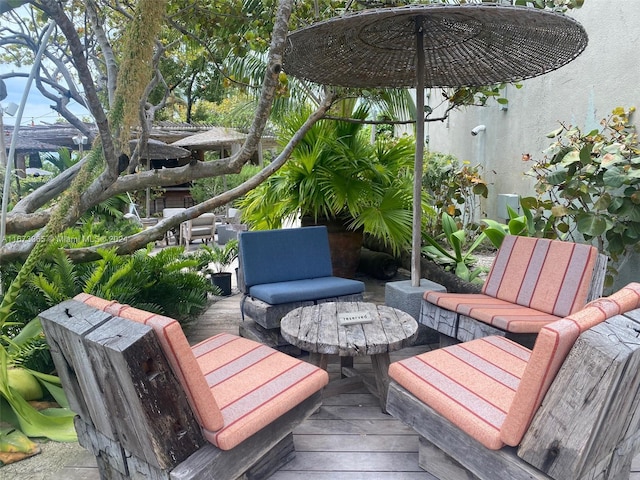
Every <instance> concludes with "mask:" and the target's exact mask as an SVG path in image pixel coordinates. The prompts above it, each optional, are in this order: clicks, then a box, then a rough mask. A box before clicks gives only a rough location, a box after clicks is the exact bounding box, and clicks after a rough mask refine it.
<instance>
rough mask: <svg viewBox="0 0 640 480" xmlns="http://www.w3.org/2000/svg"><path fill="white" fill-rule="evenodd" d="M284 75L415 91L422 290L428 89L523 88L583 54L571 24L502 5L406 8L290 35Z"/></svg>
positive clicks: (416, 232)
mask: <svg viewBox="0 0 640 480" xmlns="http://www.w3.org/2000/svg"><path fill="white" fill-rule="evenodd" d="M287 42H288V45H287V49H286V52H285V59H284V64H283V66H284V70H285V72H287V73H288V74H290V75H293V76H295V77H299V78H303V79H307V80H310V81H312V82H316V83H320V84H324V85H334V86H342V87H357V88H372V87H374V88H375V87H380V88H381V87H390V88H402V87H416V118H417V119H420V120H419V121H417V122H416V154H415V164H414V170H415V172H416V173H415V176H414V185H413V233H412V242H411V243H412V245H411V248H412V255H411V283H412V286H414V287H418V286H419V285H420V258H421V252H420V251H421V246H422V232H421V228H422V220H421V217H422V208H421V198H422V192H421V190H422V178H421V172H422V166H423V159H422V157H423V153H424V89H425V87H466V86H488V85H493V84H496V83H502V82H512V81H519V80H524V79H526V78H531V77H535V76H538V75H542V74H544V73H547V72H550V71H552V70H555V69H557V68H560V67H561V66H563V65H565V64H567V63H569V62H570V61H571V60H573V59H574V58H576V57H577V56H578V55H580V53H582V51H583V50H584V49H585V48H586V46H587V34H586V32H585V31H584V29H583V28H582V26H581V25H580V24H579V23H578V22H576V21H575V20H573V19H571V18H569V17H566V16H564V15H561V14H558V13H554V12H549V11H545V10H541V9H536V8H530V7H513V6H506V5H498V4H485V3H483V4H464V5H436V4H434V5H410V6H406V7H399V8H382V9H371V10H364V11H362V12H358V13H353V14H349V15H345V16H342V17H338V18H332V19H329V20H326V21H324V22H318V23H316V24H314V25H311V26H309V27H306V28H303V29H300V30H298V31H295V32H293V33H291V34H290V35H289V36H288V38H287Z"/></svg>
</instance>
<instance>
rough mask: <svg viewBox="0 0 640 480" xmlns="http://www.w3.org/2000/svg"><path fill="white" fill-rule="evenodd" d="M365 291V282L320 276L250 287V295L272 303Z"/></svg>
mask: <svg viewBox="0 0 640 480" xmlns="http://www.w3.org/2000/svg"><path fill="white" fill-rule="evenodd" d="M362 292H364V283H363V282H360V281H358V280H349V279H347V278H341V277H319V278H310V279H305V280H291V281H289V282H277V283H265V284H262V285H253V286H252V287H250V288H249V295H250V296H251V297H253V298H257V299H258V300H262V301H263V302H266V303H268V304H270V305H278V304H281V303H291V302H303V301H305V300H320V299H323V298H331V297H341V296H343V295H353V294H357V293H362Z"/></svg>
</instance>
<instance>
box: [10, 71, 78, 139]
mask: <svg viewBox="0 0 640 480" xmlns="http://www.w3.org/2000/svg"><path fill="white" fill-rule="evenodd" d="M10 71H11V69H10V67H9V66H8V65H2V64H0V74H6V73H8V72H10ZM26 73H27V75H28V73H29V71H26ZM4 83H5V85H6V87H7V98H5V99H4V100H2V101H1V102H0V104H1V105H2V107H3V108H6V107H7V105H8V104H9V103H10V102H13V103H16V104H18V105H20V102H21V101H22V95H23V92H24V89H25V87H26V85H27V77H19V78H10V79H7V78H5V79H4ZM50 105H53V102H52V101H51V100H49V99H48V98H45V97H43V96H42V94H41V93H40V92H39V91H38V89H37V88H36V86H35V81H34V82H32V84H31V89H30V90H29V96H28V97H27V103H26V104H25V108H24V112H23V114H22V121H21V122H20V125H22V126H28V125H42V124H52V123H56V121H57V120H58V119H61V118H62V117H60V115H58V112H56V111H55V110H53V109H51V107H50ZM68 108H69V110H71V111H72V112H74V113H75V114H76V115H78V117H79V118H80V119H83V118H84V117H90V116H89V112H88V111H87V109H86V108H84V107H83V106H81V105H79V104H78V103H76V102H74V101H73V100H71V101H70V102H69V105H68ZM16 116H17V112H16ZM2 120H3V122H4V124H5V125H15V117H11V116H9V115H8V114H6V113H5V115H4V116H3V117H2Z"/></svg>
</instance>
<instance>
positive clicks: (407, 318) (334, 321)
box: [280, 302, 418, 357]
mask: <svg viewBox="0 0 640 480" xmlns="http://www.w3.org/2000/svg"><path fill="white" fill-rule="evenodd" d="M363 312H368V315H369V317H370V319H371V322H370V323H358V324H352V325H340V324H339V322H338V316H339V314H340V313H363ZM280 333H281V334H282V336H283V337H284V339H285V340H286V341H288V342H289V343H291V344H292V345H295V346H297V347H299V348H301V349H302V350H305V351H308V352H313V353H320V354H331V355H336V354H337V355H340V356H350V357H354V356H359V355H377V354H381V353H388V352H393V351H395V350H400V349H401V348H404V347H407V346H409V345H410V344H411V341H412V340H413V339H414V338H415V337H416V335H417V333H418V323H417V322H416V321H415V320H414V319H413V317H412V316H411V315H409V314H408V313H406V312H403V311H402V310H398V309H396V308H392V307H388V306H386V305H375V304H373V303H367V302H327V303H321V304H318V305H312V306H309V307H300V308H296V309H295V310H292V311H291V312H289V313H288V314H287V315H285V316H284V317H283V318H282V320H281V322H280Z"/></svg>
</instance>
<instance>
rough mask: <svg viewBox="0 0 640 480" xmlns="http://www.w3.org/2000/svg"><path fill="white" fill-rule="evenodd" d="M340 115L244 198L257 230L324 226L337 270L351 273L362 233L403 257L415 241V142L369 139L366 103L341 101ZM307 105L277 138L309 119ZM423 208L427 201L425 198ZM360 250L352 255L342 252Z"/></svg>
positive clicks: (318, 127)
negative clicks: (286, 225)
mask: <svg viewBox="0 0 640 480" xmlns="http://www.w3.org/2000/svg"><path fill="white" fill-rule="evenodd" d="M340 106H342V107H343V110H342V111H341V112H337V111H333V112H332V114H333V115H335V116H339V117H351V118H352V119H353V121H341V120H337V121H336V120H328V119H325V120H320V121H319V122H317V123H316V124H314V125H313V127H311V129H310V130H309V131H308V132H307V134H306V135H305V136H304V138H303V139H302V140H301V141H300V142H299V143H298V144H297V145H296V147H295V148H294V149H293V151H292V153H291V157H290V159H289V160H288V161H287V163H286V164H285V165H284V166H283V167H282V168H281V169H280V170H278V171H277V172H276V173H275V174H273V175H272V176H271V177H269V178H268V179H267V180H266V181H265V182H264V183H262V184H261V185H260V186H259V187H258V188H256V189H254V190H252V191H251V192H250V193H249V194H247V195H246V197H245V198H244V200H243V201H242V205H241V207H242V209H243V211H244V212H245V215H244V217H243V218H244V219H245V221H247V222H248V223H249V224H250V225H251V228H252V229H257V230H260V229H272V228H280V227H281V226H282V223H283V222H284V221H295V220H298V218H300V219H301V220H302V225H303V226H305V225H311V224H324V225H327V228H328V231H329V243H330V248H331V257H332V263H333V269H334V275H337V276H345V277H352V276H353V275H354V274H355V270H356V268H357V265H358V261H359V255H360V250H361V247H362V242H363V234H368V235H370V236H372V237H374V238H376V239H378V240H379V241H381V243H383V244H384V245H386V246H387V247H390V249H391V250H392V251H394V252H395V253H396V254H399V253H400V252H401V251H402V250H404V249H406V248H408V247H409V246H410V243H411V222H412V198H413V197H412V192H413V180H412V179H413V157H414V151H415V144H414V142H413V139H411V138H408V137H404V138H396V139H387V138H379V139H378V140H377V141H376V142H374V143H372V142H371V135H370V132H369V127H367V126H366V125H365V124H364V122H363V121H364V119H365V118H366V117H367V115H368V111H367V109H366V108H363V107H360V108H356V109H355V111H354V110H353V107H354V102H350V101H343V102H342V103H341V104H340ZM308 113H309V112H308V111H306V110H304V109H303V110H301V111H299V112H296V113H294V114H292V115H290V116H289V117H287V118H286V119H285V120H284V122H283V125H282V128H281V131H280V134H279V138H280V140H281V141H282V142H286V141H288V140H289V139H290V138H291V136H292V135H294V134H295V132H296V131H297V130H298V128H299V127H300V125H302V124H303V123H304V121H305V120H306V119H307V117H308ZM423 205H424V208H425V209H426V208H428V207H426V202H423ZM346 252H351V253H353V254H354V256H353V257H352V258H347V256H346V255H344V254H345V253H346Z"/></svg>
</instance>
